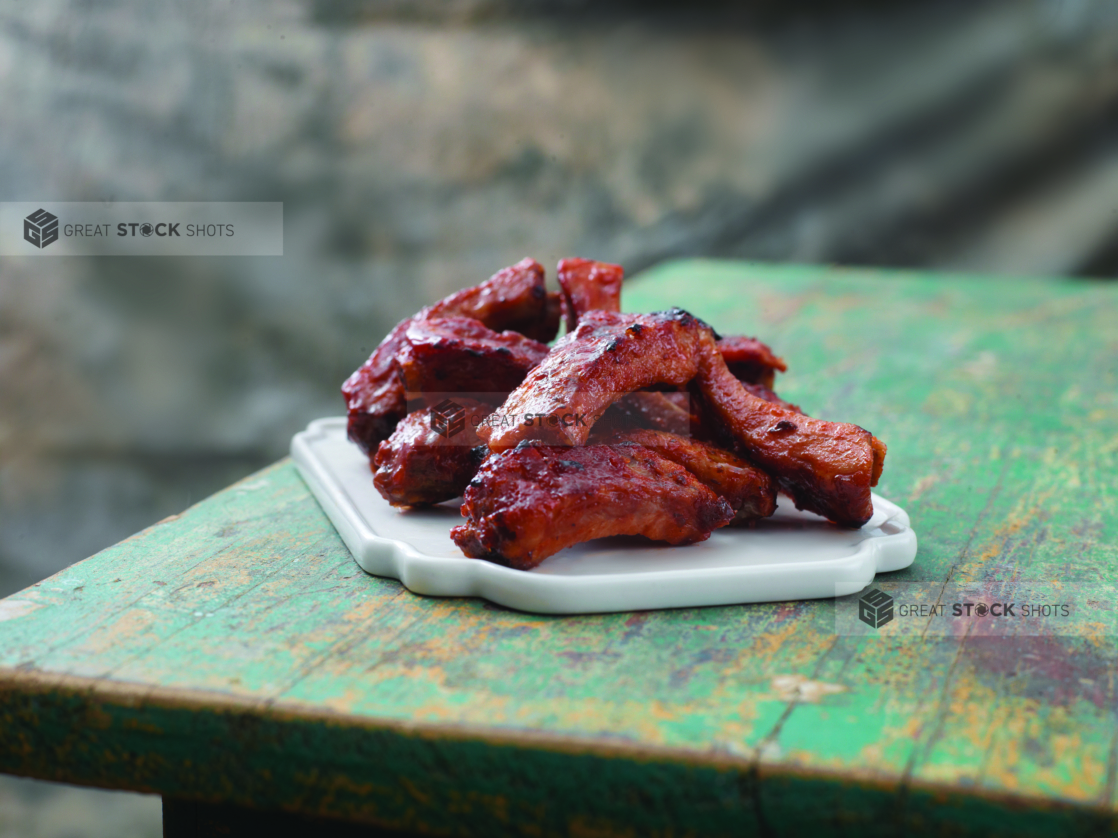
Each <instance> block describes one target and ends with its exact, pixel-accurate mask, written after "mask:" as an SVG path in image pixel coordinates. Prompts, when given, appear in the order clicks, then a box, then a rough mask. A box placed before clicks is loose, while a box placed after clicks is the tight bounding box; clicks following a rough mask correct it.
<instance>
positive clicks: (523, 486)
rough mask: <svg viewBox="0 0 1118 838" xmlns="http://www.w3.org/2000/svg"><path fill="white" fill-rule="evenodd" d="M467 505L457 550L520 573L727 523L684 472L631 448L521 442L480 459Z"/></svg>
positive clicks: (676, 539)
mask: <svg viewBox="0 0 1118 838" xmlns="http://www.w3.org/2000/svg"><path fill="white" fill-rule="evenodd" d="M464 498H465V502H464V503H463V504H462V514H463V515H464V516H466V519H467V522H466V523H465V524H463V525H461V526H458V527H455V528H454V529H452V530H451V531H450V535H451V538H452V539H454V543H455V544H457V545H458V546H459V547H460V548H461V550H462V552H463V553H465V554H466V555H467V556H471V557H473V558H488V559H494V560H496V561H500V562H502V563H504V564H508V565H509V566H510V567H514V568H517V569H520V570H528V569H530V568H533V567H535V566H536V565H538V564H539V563H540V562H542V561H543V560H544V559H545V558H547V557H548V556H551V555H554V554H555V553H557V552H559V551H560V550H562V549H564V548H565V547H570V546H572V545H574V544H578V543H580V542H583V541H589V540H590V539H594V538H602V537H604V536H610V535H641V536H644V537H646V538H650V539H652V540H654V541H666V542H668V543H669V544H687V543H692V542H696V541H702V540H704V539H706V538H708V537H709V536H710V533H711V532H712V531H713V530H715V529H717V528H718V527H722V526H725V525H726V524H728V523H729V522H730V520H731V519H732V518H733V516H734V513H733V510H732V509H731V508H730V504H729V503H727V501H726V500H725V499H723V498H721V497H719V496H718V495H716V494H715V493H714V492H712V491H711V490H710V489H708V488H707V487H706V486H704V485H703V484H702V483H701V482H700V481H699V480H698V479H696V478H695V477H694V475H692V474H691V473H690V472H689V471H687V469H685V468H683V467H682V466H680V465H677V464H676V463H673V462H672V461H671V460H669V459H667V458H666V457H663V456H661V455H660V454H657V453H656V452H654V451H650V450H649V449H647V448H644V447H643V446H640V445H636V444H634V443H624V444H618V445H588V446H584V447H581V448H567V447H553V446H552V447H549V446H538V445H532V444H528V443H526V444H524V445H521V446H518V447H516V448H514V449H512V450H510V451H506V452H504V453H503V454H499V455H496V456H492V457H490V458H489V459H488V460H486V461H485V463H484V464H483V465H482V467H481V469H480V470H479V471H478V474H477V476H476V477H475V478H474V479H473V480H472V481H471V482H470V485H469V487H468V488H467V489H466V491H465V494H464Z"/></svg>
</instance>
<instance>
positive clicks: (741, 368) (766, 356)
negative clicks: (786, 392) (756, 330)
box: [718, 336, 788, 396]
mask: <svg viewBox="0 0 1118 838" xmlns="http://www.w3.org/2000/svg"><path fill="white" fill-rule="evenodd" d="M718 351H719V352H720V353H721V354H722V360H724V361H725V362H726V366H727V367H729V368H730V372H732V373H733V374H734V377H735V378H737V379H738V380H739V381H743V382H745V383H747V384H760V385H762V386H763V387H766V388H767V389H769V390H770V391H771V390H772V387H773V382H774V380H775V378H776V372H777V370H779V371H780V372H787V371H788V365H787V364H786V363H784V359H783V358H781V357H779V356H778V355H776V354H775V353H774V352H773V351H772V350H771V349H770V348H769V347H768V345H767V344H764V343H762V342H761V341H759V340H757V338H747V337H743V336H738V337H729V338H722V339H721V340H720V341H718ZM773 395H774V396H775V395H776V394H775V393H773Z"/></svg>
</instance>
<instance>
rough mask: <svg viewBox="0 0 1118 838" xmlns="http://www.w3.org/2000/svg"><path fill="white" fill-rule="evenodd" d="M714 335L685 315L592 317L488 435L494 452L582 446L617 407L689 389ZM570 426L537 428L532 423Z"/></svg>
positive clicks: (529, 381) (520, 391) (518, 393)
mask: <svg viewBox="0 0 1118 838" xmlns="http://www.w3.org/2000/svg"><path fill="white" fill-rule="evenodd" d="M704 340H706V341H710V340H711V338H710V327H709V326H707V325H706V324H705V323H703V322H702V321H701V320H699V319H698V318H696V317H694V316H692V315H690V314H688V313H687V312H685V311H682V310H680V309H671V310H669V311H662V312H658V313H656V314H619V313H617V312H608V311H589V312H587V313H586V314H585V315H583V317H582V320H581V321H580V323H579V325H578V328H577V329H575V330H574V331H573V332H570V333H568V334H566V335H564V336H563V337H562V338H561V339H560V340H559V342H558V343H557V344H556V345H555V347H554V348H553V349H552V350H551V352H550V353H549V354H548V356H547V357H546V358H545V359H544V360H543V363H541V364H540V365H539V366H538V367H536V368H535V369H533V370H532V371H531V372H530V373H528V375H527V377H526V378H525V379H524V383H523V384H521V385H520V386H519V387H517V388H516V389H515V390H514V391H513V392H512V394H511V395H510V396H509V397H508V399H507V400H506V401H505V403H504V404H503V405H502V406H501V407H500V409H499V410H498V411H497V414H498V417H504V418H505V419H506V421H503V422H495V423H494V424H493V426H492V427H484V428H481V429H480V432H479V435H480V436H481V437H482V439H484V440H486V442H488V443H489V448H490V449H491V450H493V451H506V450H508V449H509V448H512V447H514V446H516V445H517V444H518V443H520V442H521V441H523V440H526V439H539V440H541V441H543V442H546V443H549V444H554V445H582V444H584V443H585V442H586V438H587V436H588V435H589V433H590V428H591V427H592V426H593V424H594V422H596V421H597V420H598V419H599V418H601V416H602V414H603V413H604V412H605V410H606V408H608V407H609V406H610V405H611V404H612V403H613V402H614V401H616V400H617V399H619V398H620V397H621V396H624V395H625V394H627V393H631V392H633V391H634V390H640V389H642V388H644V387H649V386H651V385H654V384H669V385H672V386H676V387H679V386H682V385H684V384H686V383H687V382H688V381H690V380H691V379H692V378H694V377H695V374H696V373H697V371H698V357H699V352H698V349H699V347H700V345H701V344H702V343H703V341H704ZM529 415H531V416H544V417H549V419H550V418H556V419H558V420H564V419H569V420H570V421H556V422H554V423H553V422H551V421H534V422H533V423H532V424H527V423H526V422H525V421H524V420H525V417H526V416H529Z"/></svg>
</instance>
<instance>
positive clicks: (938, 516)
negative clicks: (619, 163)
mask: <svg viewBox="0 0 1118 838" xmlns="http://www.w3.org/2000/svg"><path fill="white" fill-rule="evenodd" d="M626 303H627V308H630V309H632V310H650V309H655V308H663V307H665V306H668V305H670V304H673V303H680V304H683V305H686V306H687V307H688V308H690V309H692V310H693V311H694V312H695V313H696V314H699V315H700V316H702V317H705V318H707V319H708V320H710V321H711V322H712V323H713V324H714V325H715V326H716V327H718V328H720V329H723V330H725V331H727V332H745V333H757V334H760V335H762V336H764V337H765V338H766V339H768V340H769V341H770V342H771V343H772V344H773V345H774V346H775V347H776V348H777V350H778V351H779V352H780V353H781V354H782V355H784V356H785V357H786V358H787V359H788V361H789V362H790V372H789V373H788V375H786V376H785V377H784V379H783V384H782V386H781V389H782V393H783V394H784V395H785V396H787V397H788V398H790V399H791V400H793V401H796V402H799V403H801V404H803V405H804V407H805V408H806V409H807V410H808V411H809V412H812V413H814V414H816V415H819V416H823V417H834V418H841V419H844V420H848V421H852V422H857V423H859V424H862V425H864V426H866V427H869V428H870V429H872V430H873V431H874V432H875V433H877V434H878V435H879V436H881V437H882V438H883V439H884V440H886V441H887V442H888V444H889V457H888V461H887V463H886V469H885V476H884V480H883V482H882V485H881V487H880V489H879V491H880V492H881V494H883V495H885V496H886V497H890V498H893V499H895V500H897V501H898V502H900V503H901V504H902V505H904V506H906V507H907V509H908V510H909V512H910V514H911V517H912V521H913V524H914V526H915V528H916V529H917V532H918V533H919V535H920V539H921V541H920V554H919V556H918V557H917V560H916V564H915V565H914V566H913V567H912V568H911V569H909V570H907V571H903V572H902V574H903V575H902V578H904V579H907V580H910V581H912V582H914V583H926V584H928V585H931V586H934V585H936V584H942V583H943V582H944V581H945V580H948V579H953V580H959V579H962V580H972V581H973V580H978V581H983V580H985V581H991V580H995V581H997V580H1000V581H1001V582H1005V581H1006V580H1009V581H1010V582H1013V581H1015V580H1016V581H1020V582H1021V583H1022V584H1026V583H1028V584H1031V585H1033V586H1034V587H1035V586H1036V585H1043V584H1047V585H1052V586H1057V587H1059V588H1060V589H1061V591H1062V592H1063V593H1064V594H1065V595H1066V597H1071V598H1074V599H1075V600H1076V601H1077V602H1078V603H1080V604H1081V607H1082V608H1083V609H1086V610H1085V611H1083V612H1081V613H1087V614H1089V615H1090V614H1093V615H1094V616H1095V617H1096V618H1097V620H1096V624H1097V625H1098V626H1101V627H1102V628H1100V629H1099V632H1100V633H1098V634H1097V635H1089V636H1082V637H1063V638H1060V637H1048V638H1017V639H1006V638H986V637H966V638H964V639H950V638H943V637H930V636H929V637H919V636H916V637H913V636H904V637H872V638H857V637H849V636H836V634H835V632H834V630H833V613H834V608H835V606H834V604H833V603H832V602H829V601H816V602H798V603H781V604H770V605H754V606H745V607H726V608H703V609H692V610H677V611H665V612H653V613H632V614H614V615H605V616H588V617H567V618H556V617H539V616H533V615H528V614H520V613H515V612H512V611H508V610H504V609H501V608H498V607H494V606H491V605H489V604H487V603H485V602H482V601H477V600H461V599H460V600H440V599H425V598H420V597H417V596H413V595H412V594H410V593H408V592H407V591H406V590H404V589H403V588H402V587H401V586H400V585H399V584H398V583H397V582H394V581H390V580H384V579H377V578H372V577H369V576H366V575H364V574H363V573H361V572H360V571H359V570H358V569H357V567H356V565H355V564H354V563H353V562H352V560H351V559H350V557H349V555H348V554H347V552H346V550H345V548H344V547H343V546H342V543H341V541H340V540H339V539H338V537H337V536H336V535H335V533H334V531H333V530H332V529H331V527H330V524H329V522H328V521H327V520H326V518H325V517H324V516H323V514H322V512H321V511H320V510H319V508H318V506H317V505H316V504H315V502H314V500H313V499H312V498H311V496H310V495H309V494H308V492H307V489H306V487H305V486H304V485H303V483H302V482H301V481H300V479H299V477H298V475H297V474H296V472H295V470H294V468H293V467H292V465H291V464H290V463H289V462H286V461H285V462H281V463H278V464H276V465H275V466H273V467H271V468H268V469H266V470H264V471H263V472H260V473H259V474H256V475H253V476H252V477H250V478H248V479H246V480H244V481H242V482H240V483H238V484H236V485H234V486H232V487H230V488H228V489H227V490H225V491H223V492H221V493H220V494H217V495H215V496H214V497H211V498H209V499H208V500H205V501H203V502H202V503H199V504H198V505H196V506H194V507H192V508H191V509H189V510H187V511H186V512H184V513H182V514H181V515H179V516H176V517H174V518H171V519H168V520H166V521H162V522H160V523H159V524H157V525H155V526H153V527H151V528H150V529H148V530H145V531H144V532H141V533H139V534H137V535H136V536H134V537H132V538H130V539H129V540H127V541H124V542H122V543H121V544H118V545H116V546H114V547H112V548H110V549H108V550H105V551H104V552H102V553H99V554H98V555H96V556H94V557H92V558H90V559H88V560H86V561H84V562H81V563H79V564H77V565H74V566H73V567H71V568H69V569H68V570H66V571H64V572H63V573H60V574H59V575H57V576H54V577H52V578H51V579H48V580H46V581H44V582H42V583H40V584H38V585H36V586H34V587H32V588H30V589H28V590H26V591H23V592H21V593H19V594H16V595H15V596H13V597H10V598H8V599H7V600H4V601H2V602H0V771H5V772H11V773H15V774H23V775H28V776H32V777H42V778H46V779H52V780H62V781H66V782H71V783H80V784H87V785H94V786H104V787H108V788H124V789H136V790H141V791H149V792H158V793H161V794H163V795H164V796H165V799H168V800H171V801H180V802H177V803H175V804H174V806H178V807H180V808H179V809H174V808H172V810H171V811H174V812H179V813H181V812H182V811H187V812H189V811H195V812H197V811H199V810H198V809H197V808H196V809H194V810H191V808H190V807H191V806H192V805H194V804H191V803H190V801H201V802H202V803H203V804H204V803H223V804H226V805H227V806H230V807H250V808H254V809H259V810H262V811H273V812H275V811H280V810H283V811H287V812H298V813H303V815H306V816H314V817H336V818H341V819H347V820H350V821H363V822H366V823H372V824H380V825H382V826H385V827H389V828H392V829H399V830H409V831H416V832H429V833H434V834H448V835H449V834H455V835H466V834H469V835H485V836H498V835H534V836H548V835H575V836H607V835H610V836H612V835H626V836H646V835H657V836H668V835H744V834H753V833H757V834H761V835H781V834H796V833H798V832H805V831H807V830H808V829H811V830H816V831H818V830H820V829H828V830H830V831H833V832H835V833H846V834H851V835H859V836H864V835H867V834H897V833H898V832H899V831H901V830H903V831H904V832H906V833H908V834H925V833H934V834H940V833H946V834H973V835H983V836H989V835H993V834H1001V833H1004V834H1012V835H1015V836H1026V835H1057V834H1067V833H1069V832H1072V831H1076V832H1091V833H1093V834H1094V833H1102V832H1110V831H1113V830H1114V829H1115V826H1116V824H1118V816H1116V806H1118V799H1116V795H1118V791H1116V782H1115V781H1116V773H1118V723H1116V721H1118V720H1116V706H1118V683H1116V672H1118V669H1116V667H1115V662H1116V659H1118V644H1116V642H1115V640H1114V631H1113V630H1112V629H1113V616H1114V609H1115V607H1116V603H1118V596H1116V590H1115V589H1116V587H1118V586H1116V580H1115V575H1116V574H1115V570H1116V568H1118V548H1116V546H1115V545H1116V543H1118V514H1116V513H1118V494H1116V490H1115V473H1116V466H1118V364H1116V359H1118V287H1115V286H1113V285H1109V284H1103V283H1093V282H1087V281H1023V280H1008V279H1007V280H993V279H984V278H974V277H932V276H927V275H916V274H907V273H879V272H868V271H846V270H830V269H824V268H802V267H773V266H758V265H748V264H742V263H716V262H677V263H672V264H669V265H665V266H662V267H660V268H658V269H656V270H653V271H651V272H650V273H648V274H646V275H645V276H644V277H643V278H641V279H640V280H639V281H634V282H633V283H632V284H631V286H630V287H629V289H628V291H627V298H626ZM1108 627H1109V628H1108ZM184 801H185V802H184ZM199 805H201V804H199ZM229 811H242V812H243V811H244V809H241V808H234V809H230V810H229ZM261 817H264V816H263V815H262V816H261ZM186 819H187V818H186V816H183V817H178V818H177V820H176V821H175V823H176V824H178V825H179V826H180V827H181V826H182V824H183V823H185V821H186Z"/></svg>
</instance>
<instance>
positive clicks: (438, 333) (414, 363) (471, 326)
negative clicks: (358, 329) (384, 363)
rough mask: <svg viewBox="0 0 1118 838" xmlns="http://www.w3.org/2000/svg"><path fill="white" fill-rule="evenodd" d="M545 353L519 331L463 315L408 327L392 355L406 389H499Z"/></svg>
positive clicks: (542, 346) (517, 379)
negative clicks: (489, 325)
mask: <svg viewBox="0 0 1118 838" xmlns="http://www.w3.org/2000/svg"><path fill="white" fill-rule="evenodd" d="M546 355H547V346H546V345H545V344H542V343H540V342H539V341H535V340H532V339H531V338H526V337H524V335H522V334H520V333H519V332H494V331H492V330H491V329H488V328H486V327H485V326H484V325H483V324H482V323H481V322H480V321H477V320H473V319H471V318H469V317H442V318H436V319H431V320H421V321H417V322H414V323H412V324H411V325H410V326H408V328H407V331H406V332H405V334H404V340H403V342H402V344H401V346H400V349H399V351H398V352H397V355H396V362H397V363H398V364H399V367H400V376H401V378H402V380H403V382H404V389H405V390H406V391H407V393H409V394H412V393H502V394H506V393H508V392H509V391H510V390H512V389H513V388H514V387H516V386H517V385H518V384H520V382H522V381H523V380H524V376H525V375H527V373H528V371H529V370H530V369H532V367H534V366H536V364H538V363H539V362H540V361H542V360H543V359H544V357H545V356H546Z"/></svg>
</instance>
